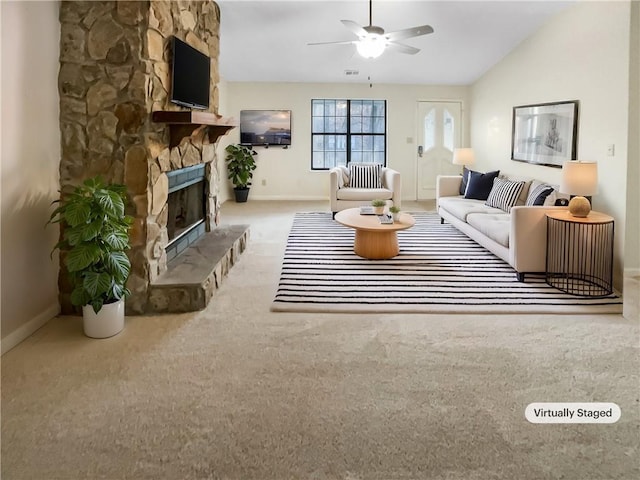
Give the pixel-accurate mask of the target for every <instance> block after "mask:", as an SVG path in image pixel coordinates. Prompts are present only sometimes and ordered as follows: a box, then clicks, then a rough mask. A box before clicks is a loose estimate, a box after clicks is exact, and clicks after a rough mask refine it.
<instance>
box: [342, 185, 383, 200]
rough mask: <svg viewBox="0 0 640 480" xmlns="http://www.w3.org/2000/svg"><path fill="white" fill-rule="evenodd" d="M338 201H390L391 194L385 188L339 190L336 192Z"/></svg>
mask: <svg viewBox="0 0 640 480" xmlns="http://www.w3.org/2000/svg"><path fill="white" fill-rule="evenodd" d="M336 198H337V199H338V200H362V201H368V202H370V201H371V200H373V199H377V198H379V199H381V200H390V199H392V198H393V192H392V191H391V190H388V189H386V188H351V187H348V188H339V189H338V191H337V192H336Z"/></svg>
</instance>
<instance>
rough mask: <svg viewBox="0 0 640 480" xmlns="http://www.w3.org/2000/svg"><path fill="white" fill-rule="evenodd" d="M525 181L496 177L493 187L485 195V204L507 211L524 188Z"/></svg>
mask: <svg viewBox="0 0 640 480" xmlns="http://www.w3.org/2000/svg"><path fill="white" fill-rule="evenodd" d="M524 183H525V182H516V181H514V180H506V179H504V178H496V179H495V180H494V181H493V187H492V188H491V192H490V193H489V196H488V197H487V201H486V202H485V205H487V206H489V207H494V208H499V209H500V210H504V211H505V212H507V213H509V211H510V210H511V207H513V206H514V205H515V204H516V202H517V201H518V197H519V196H520V192H521V191H522V189H523V188H524Z"/></svg>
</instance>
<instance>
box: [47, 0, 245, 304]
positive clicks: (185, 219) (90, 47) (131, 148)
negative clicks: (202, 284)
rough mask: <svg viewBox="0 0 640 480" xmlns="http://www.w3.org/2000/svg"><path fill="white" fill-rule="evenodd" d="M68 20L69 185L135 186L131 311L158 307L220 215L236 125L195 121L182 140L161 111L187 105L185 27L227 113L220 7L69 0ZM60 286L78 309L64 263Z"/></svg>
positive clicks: (131, 192) (214, 97)
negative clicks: (165, 286)
mask: <svg viewBox="0 0 640 480" xmlns="http://www.w3.org/2000/svg"><path fill="white" fill-rule="evenodd" d="M60 23H61V38H60V73H59V85H58V87H59V93H60V130H61V143H62V145H61V152H62V157H61V161H60V184H61V189H62V191H63V193H65V192H69V191H71V190H72V189H73V188H74V186H75V185H77V184H79V183H81V182H82V181H83V180H85V179H86V178H89V177H92V176H95V175H101V176H102V177H103V178H104V179H105V180H107V181H109V182H112V183H123V184H125V185H126V187H127V193H128V197H129V199H130V204H131V205H130V207H129V211H128V213H129V214H131V215H132V216H133V217H134V218H135V221H134V225H133V228H132V236H131V243H132V248H131V250H130V251H129V252H128V254H129V257H130V259H131V263H132V270H131V275H130V277H129V281H128V284H127V285H128V287H129V289H130V290H131V292H132V295H131V296H130V297H129V298H128V299H127V303H126V305H127V313H128V314H140V313H148V312H151V311H157V309H156V308H155V307H154V304H155V305H157V304H158V302H157V301H156V302H153V301H151V300H150V297H151V290H152V289H153V286H154V284H155V283H157V282H161V281H162V276H163V275H166V274H167V272H168V270H169V269H170V265H169V261H171V260H173V259H175V258H176V257H178V256H179V255H180V254H181V253H182V252H183V251H185V249H187V248H188V247H189V245H191V244H192V243H193V242H195V241H196V240H197V239H198V238H199V237H202V236H204V235H205V233H206V232H212V231H214V230H215V229H216V226H217V224H218V223H219V210H220V205H219V204H218V189H219V181H220V179H219V173H218V159H217V154H216V141H217V138H218V136H219V135H220V134H224V133H225V132H226V131H227V130H228V129H230V128H231V125H228V126H227V127H226V128H224V129H222V130H220V131H217V130H216V132H217V133H216V134H215V135H212V130H214V128H210V127H208V126H206V125H196V124H195V123H198V122H194V124H193V125H186V127H187V129H186V130H185V129H184V128H182V129H180V130H179V132H180V135H179V137H178V139H177V140H176V139H175V138H174V134H175V133H176V132H177V131H178V129H177V128H176V129H173V127H172V125H171V124H170V123H171V122H163V121H154V118H152V114H154V112H159V111H164V112H185V109H183V108H181V107H178V106H176V105H174V104H172V103H170V101H169V91H170V71H171V69H170V55H171V49H170V39H171V36H173V35H175V36H177V37H178V38H180V39H182V40H184V41H186V42H187V43H189V44H190V45H191V46H193V47H195V48H197V49H198V50H200V51H201V52H203V53H205V54H207V55H208V56H209V57H210V58H211V87H210V92H209V97H210V98H209V104H210V110H211V111H210V112H208V115H210V116H212V117H215V118H218V116H217V115H216V114H217V109H218V90H217V83H218V81H219V74H218V53H219V26H220V10H219V8H218V6H217V5H216V4H215V3H214V2H210V1H199V0H181V1H172V2H167V1H156V0H151V1H146V2H145V1H131V2H130V1H117V2H114V1H97V2H95V1H62V2H61V4H60ZM185 113H186V112H185ZM221 123H224V120H221ZM183 127H184V126H183ZM234 256H235V253H234V254H233V255H232V258H233V257H234ZM165 283H166V282H165ZM215 283H217V280H216V282H215ZM59 285H60V302H61V305H62V311H63V313H72V312H73V311H74V308H73V307H72V306H71V304H70V301H69V296H70V292H71V289H70V285H68V283H67V281H66V272H64V271H61V273H60V277H59Z"/></svg>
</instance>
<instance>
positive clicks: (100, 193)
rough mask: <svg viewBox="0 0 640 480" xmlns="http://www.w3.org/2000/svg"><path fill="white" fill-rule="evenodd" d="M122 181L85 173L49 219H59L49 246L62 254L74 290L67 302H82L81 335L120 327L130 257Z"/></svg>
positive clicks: (115, 330)
mask: <svg viewBox="0 0 640 480" xmlns="http://www.w3.org/2000/svg"><path fill="white" fill-rule="evenodd" d="M126 198H127V197H126V187H125V186H124V185H115V184H114V185H106V184H104V183H103V181H102V180H101V178H100V177H95V178H90V179H88V180H85V181H84V183H82V184H81V185H78V186H77V187H76V188H75V190H74V191H73V192H72V193H70V194H68V195H63V196H62V197H61V198H60V200H55V201H54V202H53V203H58V204H59V205H58V207H57V208H56V209H55V210H54V211H53V213H52V214H51V217H50V218H49V222H48V223H60V225H61V232H62V239H61V240H60V241H59V242H58V243H57V244H56V245H55V246H54V247H53V251H55V250H56V249H60V251H62V252H64V255H63V256H62V258H63V259H64V260H63V261H64V265H65V267H66V270H67V273H68V275H69V279H70V281H71V285H72V286H73V291H72V292H71V303H72V304H73V305H75V306H81V307H82V317H83V324H84V332H85V335H87V336H88V337H92V338H107V337H111V336H113V335H116V334H117V333H119V332H120V331H121V330H122V329H123V328H124V299H125V297H126V296H127V295H129V293H130V292H129V289H128V288H127V287H126V283H127V279H128V278H129V272H130V270H131V262H130V261H129V258H128V257H127V254H126V250H127V249H129V248H130V247H131V244H130V239H129V229H130V227H131V224H132V223H133V218H132V217H130V216H129V215H125V202H126ZM53 251H52V252H51V253H52V254H53Z"/></svg>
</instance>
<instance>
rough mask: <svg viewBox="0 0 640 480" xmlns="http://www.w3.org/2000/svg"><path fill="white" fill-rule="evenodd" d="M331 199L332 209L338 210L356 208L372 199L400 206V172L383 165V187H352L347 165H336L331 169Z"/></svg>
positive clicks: (333, 210) (367, 203)
mask: <svg viewBox="0 0 640 480" xmlns="http://www.w3.org/2000/svg"><path fill="white" fill-rule="evenodd" d="M329 179H330V181H329V188H330V190H329V199H330V203H331V211H332V212H333V214H334V215H335V213H336V212H339V211H340V210H344V209H346V208H356V207H360V206H362V205H369V204H370V203H371V200H375V199H381V200H386V201H387V205H388V206H392V205H396V206H397V207H400V206H401V205H400V195H401V193H402V191H401V189H402V183H401V180H400V173H398V172H397V171H395V170H393V169H391V168H387V167H383V168H382V171H381V173H380V180H381V182H382V188H352V187H350V186H349V170H348V169H347V168H345V167H335V168H332V169H331V170H330V171H329Z"/></svg>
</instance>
